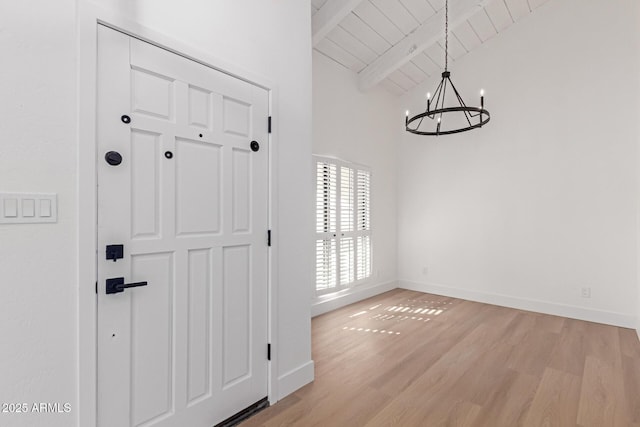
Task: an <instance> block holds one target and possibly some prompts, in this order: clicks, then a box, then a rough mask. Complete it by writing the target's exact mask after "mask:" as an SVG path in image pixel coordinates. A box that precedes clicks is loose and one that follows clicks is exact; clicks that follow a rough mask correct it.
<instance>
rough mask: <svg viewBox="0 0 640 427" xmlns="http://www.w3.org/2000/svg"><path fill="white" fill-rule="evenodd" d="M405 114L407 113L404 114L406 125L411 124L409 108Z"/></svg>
mask: <svg viewBox="0 0 640 427" xmlns="http://www.w3.org/2000/svg"><path fill="white" fill-rule="evenodd" d="M404 114H405V116H404V125H405V126H408V125H409V110H407V111H406V112H405V113H404Z"/></svg>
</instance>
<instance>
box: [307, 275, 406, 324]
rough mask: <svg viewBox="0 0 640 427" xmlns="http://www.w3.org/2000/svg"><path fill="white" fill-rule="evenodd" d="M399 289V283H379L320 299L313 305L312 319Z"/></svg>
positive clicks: (346, 290)
mask: <svg viewBox="0 0 640 427" xmlns="http://www.w3.org/2000/svg"><path fill="white" fill-rule="evenodd" d="M397 287H398V283H397V282H395V281H393V282H387V283H378V284H375V285H370V286H365V285H362V286H357V287H355V288H349V289H345V290H344V291H341V292H336V293H335V294H331V295H326V296H323V297H320V298H318V299H317V300H316V301H314V302H313V304H312V305H311V317H315V316H319V315H321V314H324V313H328V312H330V311H333V310H337V309H338V308H341V307H344V306H347V305H349V304H353V303H354V302H358V301H362V300H364V299H367V298H371V297H374V296H376V295H380V294H382V293H384V292H388V291H390V290H393V289H396V288H397Z"/></svg>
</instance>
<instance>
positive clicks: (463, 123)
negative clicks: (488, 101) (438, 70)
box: [405, 0, 491, 136]
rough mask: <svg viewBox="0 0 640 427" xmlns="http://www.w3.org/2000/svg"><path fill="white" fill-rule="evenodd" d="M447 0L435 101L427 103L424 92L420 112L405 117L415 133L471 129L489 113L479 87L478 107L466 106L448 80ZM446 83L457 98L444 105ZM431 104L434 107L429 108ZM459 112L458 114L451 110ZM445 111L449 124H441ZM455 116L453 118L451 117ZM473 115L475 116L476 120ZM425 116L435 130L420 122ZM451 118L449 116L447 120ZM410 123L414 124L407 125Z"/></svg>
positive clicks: (478, 124) (407, 126) (406, 124)
mask: <svg viewBox="0 0 640 427" xmlns="http://www.w3.org/2000/svg"><path fill="white" fill-rule="evenodd" d="M448 58H449V0H446V2H445V27H444V72H443V73H442V80H441V81H440V84H439V85H438V87H437V88H436V91H435V92H434V93H433V99H434V101H435V104H434V105H433V106H432V105H431V94H430V93H427V109H426V111H425V112H424V113H420V114H416V115H415V116H413V117H411V118H409V111H408V110H407V114H406V118H405V129H406V131H407V132H411V133H415V134H417V135H430V136H438V135H449V134H452V133H460V132H466V131H468V130H471V129H476V128H480V127H482V126H483V125H485V124H487V123H488V122H489V119H491V115H490V114H489V111H487V110H485V108H484V91H483V90H481V91H480V107H469V106H467V104H465V103H464V100H463V99H462V97H461V96H460V94H459V93H458V90H457V89H456V87H455V86H454V85H453V82H452V81H451V72H450V71H449V70H448V68H449V60H448ZM448 86H450V87H451V90H453V93H454V94H455V98H456V100H457V102H458V105H457V106H453V107H445V104H444V100H445V96H446V94H447V87H448ZM432 107H435V108H433V109H432ZM453 113H462V114H453ZM445 114H446V116H447V118H448V119H447V124H448V125H449V127H445V126H443V117H444V115H445ZM454 117H455V118H454ZM476 117H478V119H477V120H476ZM425 118H428V119H430V120H435V121H436V122H435V130H434V129H433V125H430V122H429V121H426V122H425V124H424V126H423V121H424V119H425ZM449 118H451V119H452V120H449ZM412 123H414V127H409V125H411V124H412Z"/></svg>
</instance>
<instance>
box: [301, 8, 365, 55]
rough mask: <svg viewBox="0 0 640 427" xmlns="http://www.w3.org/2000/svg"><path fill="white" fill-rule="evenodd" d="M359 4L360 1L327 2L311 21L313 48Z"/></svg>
mask: <svg viewBox="0 0 640 427" xmlns="http://www.w3.org/2000/svg"><path fill="white" fill-rule="evenodd" d="M361 2H362V0H327V2H326V3H325V4H324V6H322V7H321V8H320V9H319V10H318V11H317V12H316V14H315V15H313V18H312V19H311V28H312V41H313V46H316V45H317V44H318V43H320V41H321V40H322V39H324V38H325V37H326V36H327V34H329V33H330V32H331V30H333V29H334V28H335V27H336V26H337V25H338V24H339V23H340V22H341V21H342V20H343V19H344V18H345V17H346V16H347V15H349V14H350V13H351V12H352V11H353V9H355V8H356V7H357V6H358V4H360V3H361Z"/></svg>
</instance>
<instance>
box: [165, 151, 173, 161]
mask: <svg viewBox="0 0 640 427" xmlns="http://www.w3.org/2000/svg"><path fill="white" fill-rule="evenodd" d="M164 156H165V157H166V158H167V159H171V158H173V153H172V152H171V151H165V152H164Z"/></svg>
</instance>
